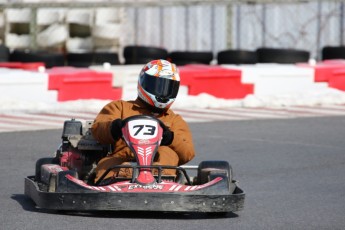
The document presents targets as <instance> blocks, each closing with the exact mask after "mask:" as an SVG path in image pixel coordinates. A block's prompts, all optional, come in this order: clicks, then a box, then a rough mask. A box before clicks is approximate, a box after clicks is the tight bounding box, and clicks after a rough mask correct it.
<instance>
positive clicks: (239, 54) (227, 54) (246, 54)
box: [217, 50, 257, 65]
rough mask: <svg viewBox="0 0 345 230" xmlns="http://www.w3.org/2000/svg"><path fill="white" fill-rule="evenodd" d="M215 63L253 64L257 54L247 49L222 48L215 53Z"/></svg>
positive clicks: (255, 61)
mask: <svg viewBox="0 0 345 230" xmlns="http://www.w3.org/2000/svg"><path fill="white" fill-rule="evenodd" d="M217 63H218V64H219V65H221V64H235V65H239V64H255V63H257V55H256V52H255V51H249V50H223V51H220V52H218V54H217Z"/></svg>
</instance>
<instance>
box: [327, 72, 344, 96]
mask: <svg viewBox="0 0 345 230" xmlns="http://www.w3.org/2000/svg"><path fill="white" fill-rule="evenodd" d="M328 86H329V87H331V88H335V89H339V90H342V91H345V68H344V69H342V70H337V71H334V72H333V75H332V76H331V77H330V78H329V81H328Z"/></svg>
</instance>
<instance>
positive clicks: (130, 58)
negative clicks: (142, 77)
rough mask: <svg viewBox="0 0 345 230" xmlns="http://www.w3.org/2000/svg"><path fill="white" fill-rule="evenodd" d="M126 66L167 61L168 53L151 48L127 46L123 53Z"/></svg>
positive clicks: (161, 49) (164, 50) (160, 49)
mask: <svg viewBox="0 0 345 230" xmlns="http://www.w3.org/2000/svg"><path fill="white" fill-rule="evenodd" d="M123 56H124V58H125V64H126V65H127V64H146V63H148V62H150V61H152V60H154V59H167V57H168V51H167V50H166V49H163V48H158V47H150V46H126V47H125V48H124V51H123Z"/></svg>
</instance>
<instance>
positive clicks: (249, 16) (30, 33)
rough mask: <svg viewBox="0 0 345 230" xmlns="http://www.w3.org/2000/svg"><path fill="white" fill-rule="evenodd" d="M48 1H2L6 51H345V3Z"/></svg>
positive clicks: (1, 22) (0, 20)
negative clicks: (134, 48)
mask: <svg viewBox="0 0 345 230" xmlns="http://www.w3.org/2000/svg"><path fill="white" fill-rule="evenodd" d="M12 2H13V1H12ZM43 2H44V1H35V4H32V5H30V4H29V3H26V4H22V5H21V4H20V3H18V4H17V5H14V4H7V3H11V2H4V1H2V2H1V1H0V39H1V40H2V42H3V43H4V44H5V45H7V46H9V47H10V48H11V49H25V48H31V49H48V50H49V49H50V50H56V49H63V50H65V51H67V52H72V51H73V52H87V51H90V50H113V51H116V52H119V54H120V55H121V52H122V50H123V47H125V46H126V45H145V46H155V47H162V48H165V49H167V50H168V51H212V52H213V53H214V55H216V54H217V53H218V52H219V51H221V50H225V49H242V50H255V49H257V48H259V47H276V48H294V49H303V50H307V51H310V53H311V57H314V58H320V51H321V49H322V47H324V46H341V45H343V44H344V2H342V1H310V2H308V1H303V2H297V1H250V3H247V2H244V1H199V2H198V1H195V4H192V3H193V1H184V2H182V1H141V2H142V4H141V5H138V4H136V3H135V2H133V1H132V2H131V1H113V2H105V3H107V5H106V7H102V4H100V2H94V3H95V4H93V5H92V4H86V3H85V4H84V5H80V4H79V5H76V4H74V3H70V4H69V3H67V2H66V1H64V2H63V3H61V4H60V5H56V6H54V5H52V4H53V3H52V4H51V5H49V4H41V6H40V3H43ZM90 2H92V1H87V3H90ZM168 2H169V4H167V3H168ZM200 2H202V3H203V4H197V3H200ZM162 3H166V4H162ZM95 6H99V7H96V8H95Z"/></svg>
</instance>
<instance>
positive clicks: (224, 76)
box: [179, 65, 254, 99]
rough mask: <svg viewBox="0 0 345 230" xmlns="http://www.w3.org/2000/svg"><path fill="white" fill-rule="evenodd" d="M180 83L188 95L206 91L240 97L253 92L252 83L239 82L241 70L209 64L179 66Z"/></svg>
mask: <svg viewBox="0 0 345 230" xmlns="http://www.w3.org/2000/svg"><path fill="white" fill-rule="evenodd" d="M179 70H180V75H181V85H185V86H187V87H188V94H189V95H198V94H200V93H207V94H210V95H213V96H215V97H218V98H225V99H240V98H244V97H245V96H247V95H248V94H253V92H254V85H253V84H243V83H242V82H241V71H240V70H232V69H227V68H222V67H220V66H210V65H186V66H180V67H179Z"/></svg>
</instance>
